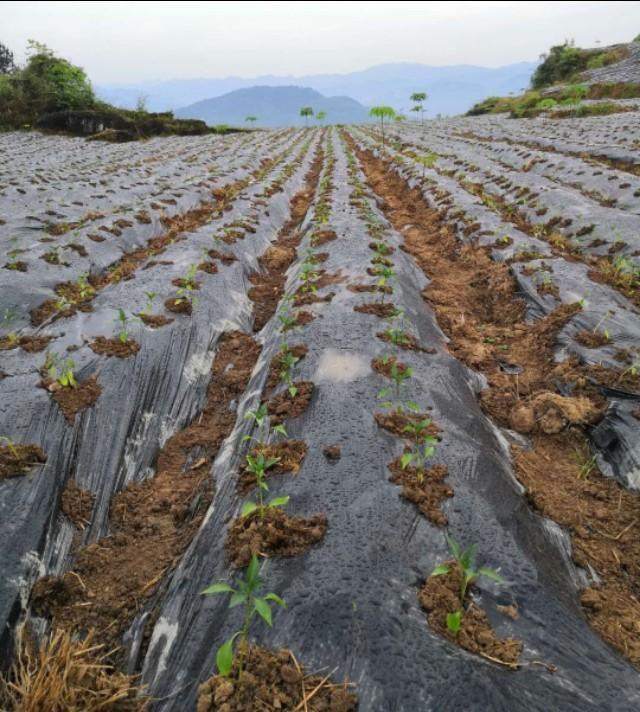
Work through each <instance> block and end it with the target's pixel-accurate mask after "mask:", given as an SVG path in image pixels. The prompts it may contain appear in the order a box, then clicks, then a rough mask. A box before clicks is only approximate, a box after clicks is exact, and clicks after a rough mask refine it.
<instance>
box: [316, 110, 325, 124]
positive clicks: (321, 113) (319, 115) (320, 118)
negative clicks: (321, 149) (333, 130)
mask: <svg viewBox="0 0 640 712" xmlns="http://www.w3.org/2000/svg"><path fill="white" fill-rule="evenodd" d="M326 118H327V112H326V111H319V112H318V113H317V114H316V119H318V123H320V124H321V123H322V122H323V121H324V120H325V119H326Z"/></svg>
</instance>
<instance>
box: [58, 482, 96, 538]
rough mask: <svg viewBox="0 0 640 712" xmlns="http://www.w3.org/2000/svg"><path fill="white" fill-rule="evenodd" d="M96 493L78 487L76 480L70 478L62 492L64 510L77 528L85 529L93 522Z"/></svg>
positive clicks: (62, 507)
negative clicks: (92, 515) (92, 514)
mask: <svg viewBox="0 0 640 712" xmlns="http://www.w3.org/2000/svg"><path fill="white" fill-rule="evenodd" d="M94 502H95V495H94V494H93V492H90V491H89V490H84V489H81V488H80V487H78V485H77V484H76V482H75V480H69V481H68V482H67V486H66V487H65V488H64V492H63V493H62V505H61V509H62V511H63V512H64V513H65V514H66V515H67V517H69V519H70V520H71V522H72V523H73V526H74V527H75V528H76V529H80V530H82V529H84V528H85V527H86V526H88V525H89V524H91V513H92V512H93V503H94Z"/></svg>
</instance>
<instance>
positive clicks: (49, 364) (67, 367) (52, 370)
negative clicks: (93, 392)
mask: <svg viewBox="0 0 640 712" xmlns="http://www.w3.org/2000/svg"><path fill="white" fill-rule="evenodd" d="M75 366H76V364H75V362H74V360H73V359H71V358H67V359H63V358H61V357H60V356H58V355H57V354H54V353H51V352H47V356H46V360H45V363H44V367H45V369H46V370H47V373H48V375H49V378H51V379H52V380H53V381H57V382H58V383H59V384H60V385H61V386H62V387H63V388H69V387H71V388H75V387H76V386H77V385H78V382H77V381H76V378H75V375H74V373H73V369H74V368H75Z"/></svg>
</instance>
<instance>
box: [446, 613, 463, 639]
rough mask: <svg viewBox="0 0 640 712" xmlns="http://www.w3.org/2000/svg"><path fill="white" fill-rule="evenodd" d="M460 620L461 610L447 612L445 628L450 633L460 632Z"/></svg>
mask: <svg viewBox="0 0 640 712" xmlns="http://www.w3.org/2000/svg"><path fill="white" fill-rule="evenodd" d="M461 621H462V611H456V612H455V613H447V629H448V630H449V632H450V633H453V634H454V635H457V634H458V633H459V632H460V623H461Z"/></svg>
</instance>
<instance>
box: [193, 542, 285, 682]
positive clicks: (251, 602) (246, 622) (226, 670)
mask: <svg viewBox="0 0 640 712" xmlns="http://www.w3.org/2000/svg"><path fill="white" fill-rule="evenodd" d="M261 588H262V579H261V578H260V571H259V564H258V558H257V557H256V555H255V554H253V556H252V557H251V561H250V563H249V566H247V570H246V572H245V575H244V580H242V581H240V584H239V586H238V588H233V586H231V585H229V584H228V583H224V582H222V581H220V582H218V583H214V584H212V585H211V586H209V587H208V588H205V589H204V591H202V594H203V595H205V596H209V595H217V594H221V593H229V594H231V599H230V600H229V608H236V607H237V606H243V607H244V615H243V623H242V628H241V629H240V630H239V631H236V632H235V633H234V634H233V635H232V636H231V637H230V638H229V639H228V640H227V641H225V642H224V643H223V644H222V645H221V646H220V647H219V648H218V651H217V653H216V666H217V668H218V672H219V674H220V675H222V677H229V676H230V675H231V671H232V670H233V661H234V643H235V641H236V638H240V640H241V641H242V643H243V645H242V646H241V647H240V649H239V653H238V660H237V671H238V679H240V678H241V676H242V669H243V665H244V659H245V655H246V652H247V646H248V644H249V633H250V631H251V624H252V622H253V619H254V618H255V615H256V614H258V615H259V616H260V618H262V620H263V621H264V622H265V623H266V624H267V625H268V626H272V625H273V618H272V611H271V604H272V603H275V604H276V605H277V606H280V607H281V608H286V604H285V602H284V601H283V600H282V598H280V596H277V595H276V594H275V593H267V594H265V595H264V596H259V595H258V593H259V591H260V589H261Z"/></svg>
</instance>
